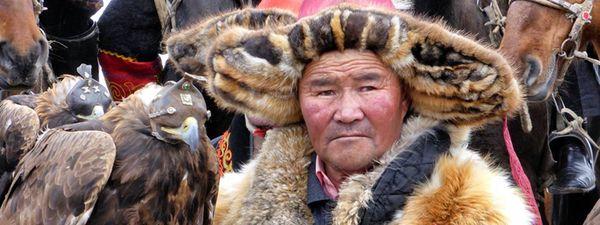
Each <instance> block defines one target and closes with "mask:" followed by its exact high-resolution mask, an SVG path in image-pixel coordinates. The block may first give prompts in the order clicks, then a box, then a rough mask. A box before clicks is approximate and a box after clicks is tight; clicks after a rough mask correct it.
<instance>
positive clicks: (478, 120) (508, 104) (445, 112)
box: [404, 18, 522, 125]
mask: <svg viewBox="0 0 600 225" xmlns="http://www.w3.org/2000/svg"><path fill="white" fill-rule="evenodd" d="M405 21H406V22H407V24H408V26H409V27H412V29H411V31H409V37H411V38H410V39H412V40H410V41H409V43H410V45H409V46H410V55H411V58H413V63H412V68H413V70H412V74H410V75H409V76H407V77H405V78H404V80H405V83H406V84H407V85H409V86H410V87H411V88H409V90H410V95H411V97H412V98H413V101H412V102H413V106H414V107H415V110H416V111H418V112H419V113H421V114H424V115H427V116H430V117H434V118H436V119H441V120H445V121H449V122H452V123H455V124H458V125H480V124H482V123H483V122H484V121H486V120H489V119H495V118H500V117H502V116H505V115H506V114H508V113H513V112H515V111H517V110H518V109H519V108H520V106H521V104H522V96H521V89H520V86H519V84H518V83H517V80H516V79H515V78H514V77H513V70H512V68H511V67H510V65H509V64H508V63H507V62H506V60H505V59H504V58H503V57H502V56H501V55H500V54H498V53H497V52H496V51H494V50H491V49H488V48H486V47H483V46H482V45H481V44H479V43H477V42H475V41H473V40H471V39H468V38H465V37H463V36H460V35H458V34H455V33H452V32H449V31H448V30H447V29H444V27H442V26H441V25H439V24H436V23H426V22H422V21H418V20H416V19H413V18H406V19H405Z"/></svg>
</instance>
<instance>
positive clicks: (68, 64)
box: [39, 0, 103, 80]
mask: <svg viewBox="0 0 600 225" xmlns="http://www.w3.org/2000/svg"><path fill="white" fill-rule="evenodd" d="M102 5H103V1H102V0H45V1H44V7H45V8H46V9H45V10H44V11H43V12H42V13H41V14H40V21H39V26H40V27H41V28H42V29H43V30H44V32H45V33H46V37H47V39H48V40H49V42H50V59H49V60H50V65H51V66H52V70H53V71H54V73H55V74H59V75H62V74H74V75H76V74H78V71H77V68H78V67H79V66H80V65H81V64H87V65H90V66H92V71H91V75H92V78H94V79H95V80H98V27H97V25H96V23H95V22H94V21H93V20H92V19H90V17H91V16H92V15H93V14H95V13H96V12H97V11H98V10H99V9H100V8H101V7H102Z"/></svg>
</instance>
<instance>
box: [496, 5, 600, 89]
mask: <svg viewBox="0 0 600 225" xmlns="http://www.w3.org/2000/svg"><path fill="white" fill-rule="evenodd" d="M590 10H591V11H590ZM599 28H600V1H594V0H513V2H512V4H511V5H510V7H509V9H508V13H507V17H506V28H505V33H504V38H503V39H502V42H501V45H500V50H501V51H502V52H503V53H504V54H505V55H506V56H507V57H509V58H511V59H512V60H513V61H514V63H515V66H516V69H517V74H518V76H520V78H521V80H522V82H523V84H524V85H525V86H526V88H527V97H528V100H530V101H544V100H546V99H548V97H549V96H551V94H552V93H553V92H554V90H555V89H556V88H557V87H558V86H560V84H561V82H562V80H563V78H564V76H565V73H566V71H567V69H568V67H569V64H570V62H571V61H572V59H573V57H574V56H576V55H577V51H579V50H582V49H585V47H586V44H587V43H588V42H592V43H593V44H594V45H595V47H596V50H598V47H600V45H598V44H596V43H594V42H597V41H600V38H599V37H600V36H598V35H599V34H600V33H598V31H599ZM599 43H600V42H599Z"/></svg>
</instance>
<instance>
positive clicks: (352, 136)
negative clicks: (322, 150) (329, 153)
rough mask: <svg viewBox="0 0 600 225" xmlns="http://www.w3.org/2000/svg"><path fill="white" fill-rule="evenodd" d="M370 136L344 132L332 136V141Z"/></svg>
mask: <svg viewBox="0 0 600 225" xmlns="http://www.w3.org/2000/svg"><path fill="white" fill-rule="evenodd" d="M368 137H369V136H367V135H365V134H342V135H337V136H335V137H333V138H331V140H330V141H335V140H343V139H353V138H368Z"/></svg>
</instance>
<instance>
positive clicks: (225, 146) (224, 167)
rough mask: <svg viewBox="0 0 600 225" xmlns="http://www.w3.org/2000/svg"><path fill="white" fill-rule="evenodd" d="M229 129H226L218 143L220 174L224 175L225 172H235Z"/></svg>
mask: <svg viewBox="0 0 600 225" xmlns="http://www.w3.org/2000/svg"><path fill="white" fill-rule="evenodd" d="M230 134H231V133H230V132H229V131H225V133H224V134H223V136H221V140H219V142H218V144H217V149H216V150H217V158H218V159H219V176H223V174H224V173H228V172H233V164H232V162H231V159H232V158H233V153H232V151H231V149H230V148H229V135H230Z"/></svg>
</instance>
